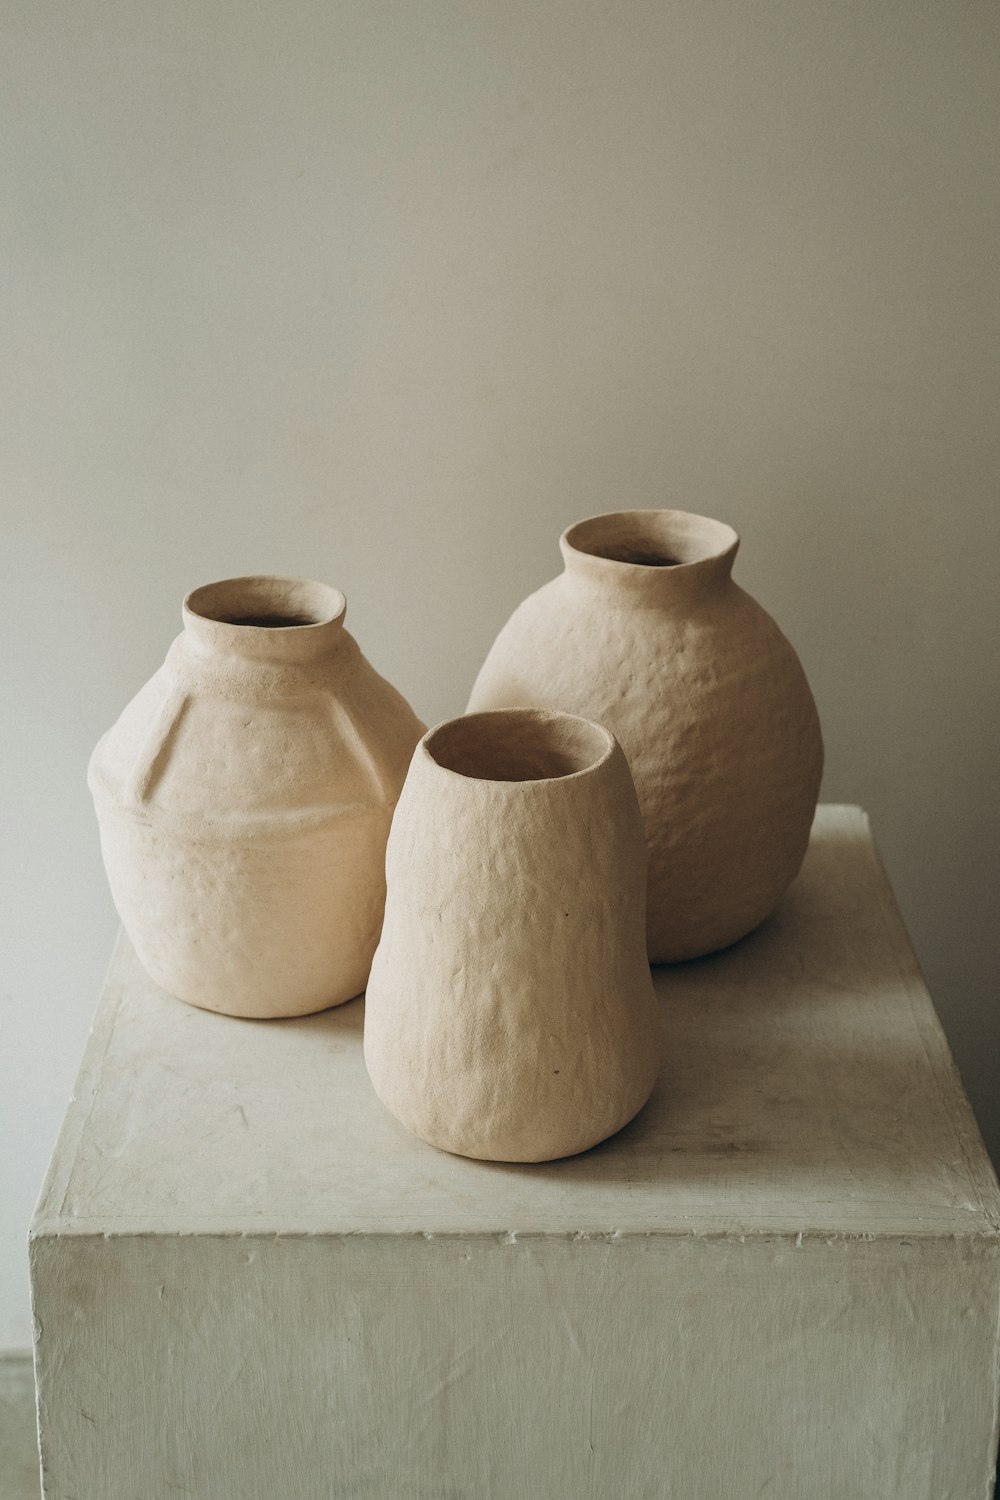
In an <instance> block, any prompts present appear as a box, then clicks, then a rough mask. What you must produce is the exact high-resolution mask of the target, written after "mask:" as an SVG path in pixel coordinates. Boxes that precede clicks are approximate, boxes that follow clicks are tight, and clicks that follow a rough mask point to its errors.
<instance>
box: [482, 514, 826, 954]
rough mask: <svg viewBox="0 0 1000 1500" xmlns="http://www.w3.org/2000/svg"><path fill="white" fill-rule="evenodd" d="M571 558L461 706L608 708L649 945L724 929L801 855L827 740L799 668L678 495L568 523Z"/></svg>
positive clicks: (727, 549) (726, 934) (768, 903)
mask: <svg viewBox="0 0 1000 1500" xmlns="http://www.w3.org/2000/svg"><path fill="white" fill-rule="evenodd" d="M560 545H561V548H562V553H563V558H564V561H565V572H564V573H563V574H562V575H561V576H560V577H558V578H556V579H554V580H553V581H552V582H551V583H548V584H546V585H545V586H544V587H543V588H541V589H540V590H539V591H538V592H537V593H535V594H533V595H531V597H530V598H528V599H526V600H525V602H524V603H523V604H522V605H521V606H520V607H519V608H518V609H517V610H516V611H515V613H514V615H513V616H512V617H511V619H510V620H509V622H508V623H507V625H506V626H505V627H504V628H503V630H502V631H501V632H500V635H499V636H498V637H497V640H496V642H495V644H494V646H493V648H492V650H491V651H490V653H489V655H488V657H487V659H486V661H485V663H484V665H483V667H482V670H481V671H480V673H479V676H478V678H477V680H476V684H475V686H474V688H473V691H472V696H471V698H470V700H469V710H470V712H471V711H475V710H481V709H488V708H502V707H507V706H513V705H517V704H525V705H534V706H538V707H549V708H556V709H563V710H565V711H567V712H570V713H578V714H583V715H586V717H587V718H589V719H593V720H596V721H597V722H598V723H601V724H605V725H606V726H607V727H608V728H609V729H610V730H611V731H612V732H613V733H614V734H615V735H616V736H617V738H618V739H619V741H620V742H621V745H622V747H623V749H624V751H625V753H626V755H627V757H628V761H629V765H630V767H631V770H632V774H633V777H634V778H635V785H636V790H637V792H638V795H639V803H640V806H641V808H642V815H643V821H644V825H645V830H646V840H647V844H648V849H649V883H648V910H647V941H648V948H649V957H650V959H651V961H652V962H654V963H657V962H671V961H675V960H679V959H687V958H694V957H697V956H698V955H701V954H704V953H710V952H712V951H714V950H715V949H718V948H724V947H727V946H728V945H729V944H730V943H733V942H735V941H736V940H737V939H738V938H741V937H743V936H744V935H745V934H746V933H748V932H749V931H751V930H752V929H753V928H754V927H756V926H757V925H758V924H759V923H760V922H761V921H763V919H764V918H765V917H766V916H767V915H768V913H769V912H771V911H772V910H773V908H774V906H775V905H776V903H777V902H778V900H779V898H780V897H781V895H782V893H783V892H784V891H785V889H786V888H787V886H788V885H789V884H790V882H791V881H792V879H793V878H794V877H795V875H796V873H797V872H798V869H799V866H800V865H801V863H802V858H803V856H804V854H805V850H806V845H807V843H808V839H809V829H810V825H811V822H812V817H813V812H814V810H815V807H816V799H817V796H818V794H819V785H820V777H821V774H822V768H823V744H822V738H821V735H820V726H819V718H818V715H817V713H816V706H815V704H814V702H813V698H812V694H811V692H810V690H809V685H808V683H807V681H806V678H805V674H804V672H803V670H802V667H801V665H800V663H799V660H798V657H797V656H796V654H795V652H794V650H793V649H792V647H791V645H790V644H789V643H788V641H787V640H786V639H785V637H784V636H783V635H782V633H781V631H780V630H779V629H778V627H777V625H776V624H775V622H774V621H773V620H772V619H771V617H770V615H768V614H767V613H766V612H765V611H764V610H763V609H762V608H761V607H760V605H758V604H757V603H755V601H754V600H753V599H751V598H750V596H749V595H748V594H746V593H745V592H744V591H743V590H742V589H741V588H739V587H738V586H737V585H736V584H735V583H734V582H733V580H732V576H731V573H732V566H733V559H734V558H735V556H736V550H737V548H738V546H739V538H738V537H737V535H736V533H735V532H734V531H733V530H732V529H731V528H730V527H728V526H725V525H723V524H722V523H721V522H718V521H712V520H709V519H708V518H707V517H704V516H695V515H691V514H689V513H688V512H685V511H670V510H663V511H624V512H620V513H617V514H611V515H607V516H595V517H593V518H592V519H591V520H588V521H581V522H580V523H578V525H576V526H574V527H571V528H570V530H569V531H567V532H566V534H565V535H564V536H563V538H562V540H561V543H560Z"/></svg>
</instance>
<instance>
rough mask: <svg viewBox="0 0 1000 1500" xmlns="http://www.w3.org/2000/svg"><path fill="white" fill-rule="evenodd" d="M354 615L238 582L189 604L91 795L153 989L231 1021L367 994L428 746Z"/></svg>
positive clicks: (292, 589) (325, 599) (339, 599)
mask: <svg viewBox="0 0 1000 1500" xmlns="http://www.w3.org/2000/svg"><path fill="white" fill-rule="evenodd" d="M345 609H346V604H345V600H344V596H343V595H342V594H341V593H340V592H339V591H338V590H337V589H333V588H328V587H327V586H326V585H324V584H321V583H312V582H309V581H307V580H304V579H295V578H268V577H263V578H233V579H227V580H225V581H223V582H220V583H213V584H208V585H207V586H206V587H204V588H199V589H196V590H195V591H194V592H193V593H192V594H189V595H188V597H187V599H186V600H185V601H184V607H183V621H184V630H183V632H182V634H181V635H180V636H178V638H177V639H176V640H175V641H174V643H173V645H172V646H171V648H170V650H169V652H168V654H167V658H166V661H165V662H164V664H163V666H162V667H161V668H160V669H159V671H158V672H156V673H155V675H154V676H153V677H152V678H151V679H150V681H149V682H148V683H147V684H146V686H145V687H144V688H143V689H142V690H141V691H140V692H139V694H138V695H137V696H136V697H135V698H134V699H133V700H132V702H131V703H130V704H129V705H128V707H127V708H126V709H125V711H124V713H123V714H122V715H121V717H120V719H119V720H118V722H117V723H116V724H115V725H114V726H113V728H112V729H110V730H109V731H108V733H107V734H106V735H105V736H104V738H103V739H102V740H101V741H100V743H99V744H98V746H97V748H96V750H95V751H94V754H93V757H92V759H91V763H90V771H89V781H90V787H91V791H92V793H93V797H94V803H95V806H96V809H97V816H98V821H99V823H100V829H101V846H102V851H103V854H104V862H105V867H106V869H107V873H108V879H109V881H110V884H111V890H112V894H113V896H114V899H115V904H116V905H117V907H118V912H119V915H120V916H121V919H122V922H123V924H124V926H125V929H126V931H127V932H128V935H129V937H130V938H131V940H132V942H133V944H134V946H135V949H136V952H137V953H138V955H139V958H140V960H141V962H142V963H143V965H144V966H145V968H146V969H147V971H148V972H149V974H150V975H151V976H152V978H153V979H154V980H155V981H156V982H157V984H159V985H161V986H162V987H163V988H164V989H165V990H168V991H169V992H170V993H171V994H172V995H176V996H178V997H179V998H180V999H182V1000H186V1001H189V1002H190V1003H191V1004H192V1005H199V1006H203V1007H204V1008H206V1009H208V1010H216V1011H224V1012H226V1013H227V1014H229V1015H236V1016H266V1017H272V1016H293V1015H303V1014H306V1013H308V1012H310V1011H316V1010H323V1009H325V1008H326V1007H328V1006H331V1005H338V1004H340V1003H341V1002H342V1001H344V1000H348V999H350V998H351V997H352V996H353V995H357V994H358V993H359V992H360V991H361V990H363V989H364V986H365V982H366V980H367V978H368V970H369V968H370V966H371V958H372V954H373V953H374V951H375V946H376V943H377V941H378V935H379V929H380V925H381V920H382V908H383V904H384V899H385V879H384V857H385V844H386V839H387V837H388V832H389V823H390V819H391V817H392V811H393V808H394V806H395V804H396V799H397V797H398V795H399V791H400V788H401V787H402V784H403V778H404V776H405V773H406V767H407V765H408V763H409V760H410V756H411V754H412V751H413V747H414V745H415V744H416V742H417V740H418V739H419V738H420V735H421V734H422V733H423V728H424V726H423V725H422V724H421V723H420V721H419V720H418V719H417V718H416V716H415V715H414V714H413V712H412V710H411V709H410V708H409V706H408V705H407V703H406V702H405V701H404V699H403V698H401V697H400V695H399V693H397V692H396V690H395V689H394V688H393V687H391V686H390V685H389V683H387V682H386V681H385V680H384V679H383V678H382V677H380V676H379V675H378V673H377V672H376V671H375V670H374V669H373V668H372V667H371V666H370V665H369V663H368V662H367V661H366V659H365V657H364V656H363V655H362V653H361V651H360V650H359V648H358V645H357V643H356V642H355V640H354V639H353V637H352V636H351V635H350V634H349V633H348V631H346V630H345V629H344V613H345Z"/></svg>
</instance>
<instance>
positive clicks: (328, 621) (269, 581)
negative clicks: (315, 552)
mask: <svg viewBox="0 0 1000 1500" xmlns="http://www.w3.org/2000/svg"><path fill="white" fill-rule="evenodd" d="M346 608H347V601H346V600H345V598H344V596H343V594H342V593H341V592H340V590H339V589H334V588H331V587H330V586H329V584H326V583H314V582H313V580H312V579H309V578H281V577H277V576H267V575H263V574H262V575H258V576H255V577H249V578H223V579H220V580H219V581H218V582H217V583H205V584H202V586H201V587H200V588H196V589H192V591H191V593H190V594H188V596H187V598H186V599H185V600H184V609H185V611H186V613H187V614H190V615H193V616H195V617H196V618H198V619H200V620H208V621H212V622H214V623H215V624H217V625H235V626H239V627H240V628H241V629H243V630H247V629H251V630H307V629H309V627H310V626H318V625H332V624H333V623H334V622H335V621H337V620H339V619H341V618H342V617H343V615H344V612H345V610H346Z"/></svg>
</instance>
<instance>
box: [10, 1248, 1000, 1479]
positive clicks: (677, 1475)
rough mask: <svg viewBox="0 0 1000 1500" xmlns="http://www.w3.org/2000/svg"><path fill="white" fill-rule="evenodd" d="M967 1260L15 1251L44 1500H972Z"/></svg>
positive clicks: (714, 1252)
mask: <svg viewBox="0 0 1000 1500" xmlns="http://www.w3.org/2000/svg"><path fill="white" fill-rule="evenodd" d="M996 1249H997V1247H996V1244H995V1243H991V1244H989V1245H986V1244H984V1243H983V1242H982V1241H979V1240H970V1239H968V1238H964V1239H959V1240H955V1239H947V1238H945V1239H940V1240H931V1239H926V1238H925V1239H918V1240H908V1241H904V1240H884V1241H881V1242H865V1241H833V1242H828V1241H827V1240H826V1239H824V1238H822V1237H820V1238H813V1239H803V1241H802V1243H801V1244H799V1245H796V1244H795V1243H794V1242H789V1241H787V1240H783V1239H782V1240H774V1239H771V1238H768V1237H766V1236H759V1237H756V1238H754V1239H752V1240H748V1241H745V1242H741V1241H740V1240H739V1239H732V1238H722V1239H717V1238H714V1237H708V1238H706V1237H687V1238H684V1237H680V1236H660V1235H654V1236H642V1235H640V1236H634V1237H633V1236H619V1237H609V1236H596V1237H592V1238H588V1237H586V1236H580V1237H578V1238H576V1239H570V1238H566V1237H551V1236H527V1237H524V1238H520V1237H516V1236H514V1237H512V1236H478V1237H476V1238H472V1239H469V1238H464V1237H455V1238H452V1237H448V1236H443V1237H438V1236H428V1237H424V1236H420V1235H408V1236H404V1235H391V1236H367V1237H357V1236H351V1237H317V1236H291V1237H275V1236H259V1235H250V1236H248V1237H246V1238H243V1237H239V1236H234V1235H226V1236H201V1235H199V1236H193V1237H178V1236H169V1237H165V1236H160V1237H157V1236H154V1237H149V1236H145V1237H115V1238H112V1239H109V1240H105V1239H103V1238H100V1237H96V1236H70V1237H63V1238H61V1239H50V1238H47V1237H46V1238H42V1239H39V1240H36V1242H35V1244H34V1247H33V1274H34V1279H35V1286H36V1306H35V1311H36V1315H37V1319H38V1325H39V1335H38V1350H37V1352H38V1370H39V1410H40V1420H41V1435H42V1455H43V1466H44V1472H45V1482H46V1490H45V1494H46V1500H71V1497H80V1496H84V1495H87V1496H94V1497H97V1496H102V1497H103V1496H107V1497H111V1496H123V1497H124V1496H128V1495H142V1496H148V1497H150V1500H154V1497H155V1500H160V1497H163V1500H166V1497H168V1496H171V1495H174V1494H185V1495H188V1496H191V1497H193V1500H273V1497H275V1496H277V1495H285V1494H288V1493H289V1483H290V1481H289V1475H290V1474H292V1473H294V1476H295V1482H294V1493H295V1496H296V1500H332V1497H340V1496H343V1497H345V1500H346V1497H358V1496H366V1497H371V1500H417V1497H426V1496H435V1497H444V1496H449V1497H456V1500H458V1497H461V1500H474V1497H479V1496H486V1495H488V1496H490V1497H492V1500H508V1497H509V1500H515V1497H516V1500H523V1497H525V1496H532V1497H535V1496H539V1497H540V1496H544V1497H546V1500H608V1497H609V1496H616V1495H629V1496H632V1495H634V1496H650V1497H653V1496H666V1495H676V1496H683V1497H684V1500H721V1497H735V1496H737V1495H740V1496H742V1495H768V1496H771V1497H773V1500H802V1497H803V1496H806V1495H817V1496H820V1495H822V1496H823V1497H825V1500H859V1497H862V1496H865V1497H867V1496H871V1497H875V1496H877V1497H878V1500H941V1497H942V1496H944V1495H948V1496H949V1497H951V1500H981V1497H982V1496H983V1495H984V1494H986V1493H988V1483H989V1477H988V1476H989V1473H990V1466H991V1463H992V1460H993V1456H994V1455H993V1443H992V1433H993V1421H994V1414H995V1405H996V1402H995V1396H996V1392H995V1384H994V1380H993V1362H994V1357H995V1337H996V1315H997V1257H996Z"/></svg>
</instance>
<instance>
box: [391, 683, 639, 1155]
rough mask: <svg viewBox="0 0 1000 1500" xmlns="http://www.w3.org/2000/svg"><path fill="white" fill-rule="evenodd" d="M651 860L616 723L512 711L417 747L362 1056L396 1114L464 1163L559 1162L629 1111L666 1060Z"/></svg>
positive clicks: (444, 729) (465, 721)
mask: <svg viewBox="0 0 1000 1500" xmlns="http://www.w3.org/2000/svg"><path fill="white" fill-rule="evenodd" d="M645 863H646V860H645V849H644V846H643V834H642V821H641V818H640V814H639V807H638V803H637V801H636V796H635V789H634V787H633V785H632V778H631V776H630V775H629V770H628V766H627V764H626V761H625V757H624V755H623V754H622V751H621V748H620V747H619V745H618V744H617V742H616V741H615V739H614V738H613V736H612V735H610V734H609V733H608V732H607V731H606V730H605V729H602V728H600V727H599V726H597V725H595V724H589V723H587V722H586V721H585V720H582V719H579V718H574V717H571V716H569V715H565V714H551V713H536V712H532V711H527V712H524V711H520V710H514V711H510V712H506V713H495V714H493V713H488V714H476V715H473V716H471V717H467V718H462V719H453V720H450V721H449V722H447V723H445V724H442V725H440V726H439V727H438V728H437V729H434V730H432V731H431V732H430V733H429V734H428V735H426V736H425V737H424V739H423V740H421V742H420V744H419V745H418V746H417V749H416V752H415V754H414V757H413V762H412V764H411V766H410V770H409V773H408V774H407V778H406V785H405V786H404V788H403V792H402V796H401V797H400V800H399V806H398V807H397V809H396V815H395V818H394V820H393V825H392V832H391V834H390V837H389V847H388V852H387V857H386V873H387V880H388V894H387V898H386V912H385V925H384V927H383V930H382V939H381V942H380V943H379V947H378V951H377V953H376V955H375V961H374V963H373V964H372V972H371V978H370V980H369V982H368V991H367V995H366V999H365V1061H366V1063H367V1065H368V1072H369V1074H370V1075H371V1080H372V1083H373V1084H374V1086H375V1090H376V1092H377V1094H378V1095H379V1097H380V1098H381V1099H382V1101H383V1103H384V1104H386V1105H387V1107H388V1108H389V1109H390V1110H391V1111H392V1113H393V1114H394V1115H395V1116H396V1118H397V1119H398V1120H400V1121H401V1122H402V1123H403V1124H404V1125H405V1126H407V1127H408V1129H410V1130H411V1131H413V1132H414V1133H415V1134H416V1135H418V1136H421V1137H422V1138H423V1139H424V1140H426V1141H429V1142H430V1143H431V1144H432V1145H434V1146H439V1147H441V1148H442V1149H444V1150H446V1151H453V1152H456V1153H458V1154H459V1155H462V1156H473V1157H479V1158H481V1159H487V1160H493V1161H545V1160H550V1159H552V1158H555V1157H560V1156H571V1155H573V1154H574V1153H576V1152H578V1151H584V1150H586V1149H587V1147H588V1146H593V1145H595V1144H596V1142H598V1141H601V1140H603V1139H604V1138H605V1137H606V1136H609V1135H612V1134H613V1133H614V1132H615V1131H616V1130H619V1129H621V1127H622V1126H623V1125H625V1124H626V1123H627V1121H629V1120H630V1119H631V1118H632V1117H633V1115H635V1113H636V1112H637V1111H638V1110H639V1109H640V1108H641V1107H642V1105H643V1104H644V1103H645V1101H646V1099H647V1098H648V1096H649V1093H650V1090H651V1089H652V1087H653V1082H654V1080H655V1077H656V1073H657V1068H658V1062H659V1030H658V1018H657V1012H656V1002H655V997H654V994H653V988H652V981H651V979H650V974H649V968H648V965H647V963H646V954H645V941H644V916H643V914H644V911H645Z"/></svg>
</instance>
